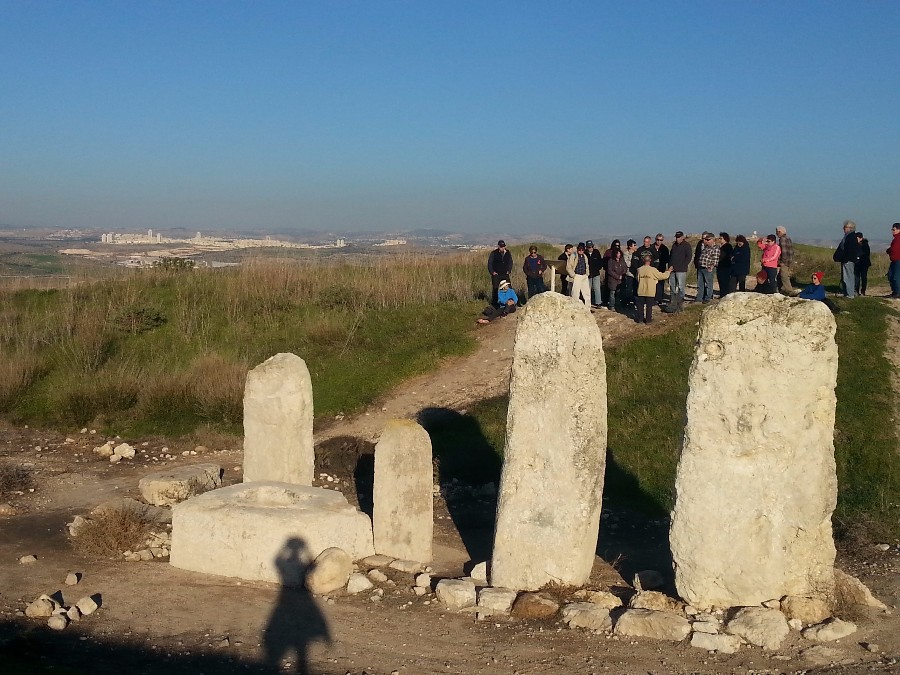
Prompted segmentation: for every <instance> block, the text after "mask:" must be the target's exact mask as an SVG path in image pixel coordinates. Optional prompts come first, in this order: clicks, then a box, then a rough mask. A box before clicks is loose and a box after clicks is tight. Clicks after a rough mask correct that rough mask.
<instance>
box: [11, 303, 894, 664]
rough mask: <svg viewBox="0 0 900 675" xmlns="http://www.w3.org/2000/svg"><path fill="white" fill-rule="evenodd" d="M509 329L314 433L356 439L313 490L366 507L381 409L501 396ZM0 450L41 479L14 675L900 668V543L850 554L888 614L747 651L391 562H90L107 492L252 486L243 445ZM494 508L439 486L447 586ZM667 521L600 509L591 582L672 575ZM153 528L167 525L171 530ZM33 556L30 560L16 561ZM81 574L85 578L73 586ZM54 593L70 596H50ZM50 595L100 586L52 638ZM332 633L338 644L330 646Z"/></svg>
mask: <svg viewBox="0 0 900 675" xmlns="http://www.w3.org/2000/svg"><path fill="white" fill-rule="evenodd" d="M595 317H596V319H597V321H598V324H599V325H600V327H601V331H602V332H603V336H604V341H605V343H606V344H612V343H615V342H617V341H622V340H627V339H629V337H630V336H632V335H635V334H636V333H637V332H638V331H640V332H646V331H654V332H664V331H666V330H668V329H670V328H671V326H672V325H673V324H674V322H680V321H688V320H692V318H691V316H690V315H684V314H683V315H679V316H667V315H663V316H661V317H660V319H659V320H658V321H656V322H655V323H654V325H653V326H649V327H648V326H637V325H635V324H634V323H633V322H631V321H630V320H628V319H627V317H624V316H622V315H618V314H614V313H608V312H606V311H598V312H596V313H595ZM897 329H898V331H900V325H898V326H897ZM514 330H515V317H511V318H508V319H505V320H503V321H500V322H496V323H495V324H493V325H490V326H486V327H483V328H479V329H478V348H477V349H476V351H475V352H474V353H473V354H471V355H470V356H468V357H464V358H459V359H454V360H452V361H448V362H447V363H444V364H442V366H441V368H440V369H439V370H438V371H436V372H435V373H432V374H431V375H428V376H422V377H420V378H416V379H414V380H412V381H410V382H407V383H405V384H404V385H402V386H401V387H399V388H398V389H397V390H396V391H395V392H393V393H392V394H391V395H389V396H388V397H386V398H385V400H383V401H381V402H379V404H378V405H375V406H372V408H370V409H369V410H367V411H365V412H363V413H362V414H360V415H358V416H356V417H354V418H352V419H335V420H331V421H329V422H327V423H326V424H323V425H320V426H321V428H319V429H318V431H317V442H319V443H322V444H324V445H323V447H325V446H327V444H328V443H329V441H333V440H334V439H356V441H355V443H350V444H349V445H347V453H346V454H347V456H346V457H340V456H335V457H332V459H333V461H331V462H330V463H329V464H328V466H327V467H322V470H320V471H319V477H318V481H317V483H318V484H321V485H324V486H328V487H331V488H333V489H340V490H341V491H343V492H344V493H345V494H347V496H348V498H350V499H351V500H355V499H357V485H356V483H355V478H354V468H355V463H356V461H355V460H356V456H357V455H358V454H359V452H362V451H365V450H366V449H368V448H371V445H370V444H371V442H372V441H373V440H374V439H376V438H377V436H378V434H379V433H380V430H381V428H382V427H383V424H384V422H385V420H386V419H388V418H391V417H410V416H414V415H415V414H417V413H418V412H419V411H420V410H422V409H423V408H434V407H438V408H446V409H449V410H456V411H461V410H464V409H465V406H466V405H468V404H470V402H472V401H477V400H480V399H482V398H485V397H488V396H494V395H498V394H501V393H503V391H504V389H505V384H506V378H507V376H508V372H509V365H510V361H511V358H512V343H513V335H514ZM898 372H900V371H898ZM107 440H112V441H114V443H113V445H114V446H115V445H118V444H119V443H121V442H125V441H127V442H128V443H130V444H131V445H132V446H133V447H134V449H135V456H134V457H133V458H128V457H124V458H123V459H121V460H118V461H116V462H115V463H111V462H110V461H109V459H108V458H106V457H101V456H100V455H98V454H97V453H94V452H93V448H94V447H96V446H100V445H102V444H103V443H104V442H105V441H107ZM192 453H195V454H192ZM339 454H340V453H338V455H339ZM4 458H7V459H8V460H12V461H14V462H16V463H17V464H18V465H19V466H22V467H24V468H26V469H28V472H29V474H30V477H31V482H30V484H28V483H25V484H23V485H21V486H19V487H21V489H18V490H14V491H12V492H10V491H5V492H4V493H3V494H2V495H0V502H3V504H5V505H6V506H3V505H0V664H3V667H2V668H0V670H2V671H3V672H10V673H13V672H65V673H81V672H84V673H106V672H110V673H112V672H115V673H119V672H123V671H131V672H136V673H156V672H161V671H163V670H165V671H168V672H171V673H175V674H177V673H191V674H192V675H194V674H196V673H216V672H226V671H229V672H230V671H237V672H251V673H268V672H278V671H279V670H280V667H276V666H275V665H273V664H271V663H266V653H267V650H266V646H267V645H269V646H271V645H272V644H274V643H277V644H280V645H282V646H286V647H293V648H295V649H296V650H298V651H299V652H301V653H304V652H305V653H306V654H307V655H308V658H309V665H308V668H306V667H304V666H303V665H302V660H298V659H297V658H294V659H293V660H292V661H291V664H290V665H289V666H287V667H286V670H288V671H290V672H310V673H323V674H328V675H331V674H337V675H344V674H346V673H353V674H354V675H357V674H361V673H369V674H370V675H374V674H379V675H380V674H382V673H384V674H385V675H386V674H388V673H394V672H396V673H409V674H413V673H439V672H440V673H509V674H510V675H514V674H519V675H526V674H529V673H548V672H549V673H570V672H579V673H659V674H662V673H824V672H828V673H832V672H834V673H862V672H885V673H887V672H900V618H898V616H897V615H896V611H895V609H894V608H895V607H896V606H897V605H898V604H900V584H898V577H897V572H898V570H900V550H898V547H897V544H896V542H845V543H844V544H843V548H842V550H841V553H840V561H839V564H840V566H841V567H842V568H843V569H844V570H845V571H847V572H850V573H852V574H855V575H857V576H859V577H860V578H861V579H862V580H863V581H864V582H865V583H866V584H867V585H868V586H869V587H870V588H871V589H872V591H873V592H874V593H875V595H876V596H878V597H879V598H880V599H881V600H883V601H884V602H885V603H886V604H887V605H888V607H889V608H890V613H884V612H880V611H878V610H868V611H865V612H863V611H860V610H855V611H854V613H853V616H849V617H846V618H849V619H852V620H853V621H854V622H855V623H856V624H857V626H858V630H857V631H856V632H855V633H853V634H852V635H850V636H848V637H845V638H842V639H840V640H838V641H836V642H830V643H827V644H825V645H820V644H817V643H814V642H811V641H809V640H807V639H805V638H803V637H801V636H800V634H799V633H797V632H796V631H792V633H791V634H790V636H789V637H788V638H787V640H786V641H785V642H784V643H783V644H782V645H781V646H780V647H779V648H778V649H776V650H772V651H767V650H763V649H761V648H759V647H752V646H744V647H743V648H741V649H740V650H739V651H738V652H737V653H735V654H730V655H729V654H723V653H711V652H707V651H706V650H703V649H698V648H695V647H691V646H690V645H689V644H688V643H687V642H686V641H685V642H680V643H672V642H665V641H656V640H649V639H645V638H624V637H621V636H615V635H612V634H610V633H608V632H602V631H601V632H596V633H595V632H591V631H587V630H581V629H571V628H567V627H565V626H564V625H563V624H562V623H561V622H560V621H558V620H556V619H550V620H516V619H507V618H497V617H495V618H488V619H486V620H480V621H479V620H477V618H476V617H475V616H474V615H473V614H471V613H454V612H451V611H448V610H447V609H446V608H445V607H444V606H443V605H441V604H440V603H439V602H437V600H436V599H435V596H434V595H433V594H431V593H427V594H425V595H421V596H420V595H417V594H416V592H415V591H414V578H413V576H412V575H411V574H409V573H404V572H399V571H396V570H391V569H387V570H384V574H385V576H386V580H384V581H380V582H377V583H376V587H377V588H376V589H373V590H372V591H367V592H364V593H360V594H357V595H353V596H350V595H346V594H344V593H337V594H334V595H332V596H331V597H329V598H312V597H310V596H308V595H305V594H296V593H290V592H281V589H279V588H278V587H276V586H274V585H271V584H265V583H256V582H247V581H238V580H234V579H226V578H218V577H209V576H204V575H201V574H196V573H191V572H185V571H182V570H178V569H175V568H173V567H171V566H169V565H168V564H166V563H165V561H164V560H165V559H164V558H151V559H148V560H140V556H138V560H137V561H134V562H128V561H126V559H125V557H124V556H123V557H118V558H116V559H95V558H88V557H83V556H80V555H78V554H76V553H75V552H74V551H73V549H72V546H71V540H70V536H69V531H68V528H67V523H71V522H72V521H73V519H74V518H75V516H77V515H86V514H89V512H90V511H92V510H93V509H94V508H95V507H97V506H98V505H99V504H102V503H104V502H109V501H115V500H121V499H122V498H125V497H131V498H135V499H139V498H140V493H139V491H138V487H137V485H138V481H139V479H140V478H141V477H142V476H144V475H146V474H147V473H149V472H151V471H153V470H156V469H157V468H158V467H161V466H164V467H165V468H171V467H174V466H183V465H189V464H194V463H198V462H201V461H202V462H215V463H217V464H219V465H220V466H221V467H222V468H223V470H224V482H225V483H226V484H229V483H234V482H238V481H240V480H241V453H240V448H239V443H237V442H236V441H235V440H234V439H228V438H217V437H212V436H211V437H209V438H203V439H188V440H183V441H170V440H167V439H157V438H128V439H108V438H106V437H100V436H99V435H98V434H92V433H91V430H90V429H86V430H84V431H83V432H82V431H79V430H76V431H73V432H70V433H69V434H68V436H66V435H63V434H59V433H55V432H44V431H40V430H35V429H27V428H24V429H23V428H9V427H7V428H0V460H2V459H4ZM494 507H495V503H494V495H493V493H492V491H491V489H490V488H485V487H483V486H479V487H469V486H461V485H445V486H442V489H441V491H440V494H436V496H435V516H436V546H435V558H436V560H435V561H434V563H433V566H432V567H433V569H432V571H431V574H432V576H433V577H434V578H435V579H438V578H440V577H442V576H459V575H461V574H463V572H464V571H466V572H467V571H468V570H469V567H470V565H471V563H472V562H478V561H480V560H483V559H485V558H486V557H487V555H488V554H489V546H490V540H491V531H492V526H493V511H494ZM667 526H668V524H667V522H666V521H665V520H657V521H648V520H647V519H646V518H645V517H643V516H640V515H639V514H634V513H631V512H628V511H626V510H621V509H617V508H616V507H615V505H606V506H605V508H604V512H603V521H602V524H601V534H600V545H599V547H598V557H597V560H596V564H595V569H594V575H593V577H592V586H594V587H595V588H607V589H613V590H615V592H617V593H618V594H620V595H625V596H627V595H628V594H629V593H631V592H633V591H632V590H631V589H630V584H629V583H628V582H629V581H630V580H631V579H632V576H633V574H634V573H635V572H636V571H638V570H643V569H658V570H660V571H663V572H665V570H666V562H665V561H666V556H667V550H666V532H667ZM158 529H159V530H160V531H161V532H165V525H161V526H160V527H159V528H158ZM878 544H886V545H885V546H881V547H879V546H877V545H878ZM157 548H160V547H157ZM885 549H886V550H885ZM23 556H34V557H35V560H34V561H31V562H28V560H30V559H27V558H26V561H25V562H20V559H21V558H22V557H23ZM132 557H134V556H132ZM72 572H75V573H78V574H80V575H81V576H80V578H78V581H77V583H76V584H73V585H67V584H66V580H67V576H68V575H69V574H70V573H72ZM68 580H69V581H72V580H73V579H72V578H71V577H70V578H69V579H68ZM376 590H377V592H375V591H376ZM669 590H670V591H671V589H669ZM57 592H60V593H61V596H62V597H61V598H60V597H59V595H55V596H54V594H56V593H57ZM41 594H47V595H50V596H54V597H56V598H57V599H60V600H61V601H62V602H63V603H64V604H65V605H66V606H70V605H73V604H75V603H77V602H78V601H79V600H81V599H82V598H86V597H94V598H96V599H97V600H99V604H100V608H99V609H98V610H97V611H95V612H93V613H91V614H89V615H86V616H84V617H82V618H81V619H80V620H78V621H76V622H72V623H70V624H69V626H68V627H67V628H66V629H65V630H63V631H53V630H51V629H49V628H48V627H47V620H46V619H35V618H29V617H26V616H24V610H25V608H26V607H27V606H28V605H29V603H31V602H32V601H33V600H34V599H35V598H37V597H38V596H39V595H41ZM98 596H99V597H98ZM326 635H327V636H328V638H329V641H325V640H323V639H322V638H323V637H324V636H326Z"/></svg>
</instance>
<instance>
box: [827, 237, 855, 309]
mask: <svg viewBox="0 0 900 675" xmlns="http://www.w3.org/2000/svg"><path fill="white" fill-rule="evenodd" d="M857 257H859V246H858V245H857V242H856V223H854V222H853V221H852V220H845V221H844V237H843V239H841V243H840V244H838V247H837V250H836V251H835V252H834V255H833V256H832V260H834V262H836V263H840V264H841V292H842V293H843V294H844V297H845V298H855V297H856V269H855V268H856V259H857Z"/></svg>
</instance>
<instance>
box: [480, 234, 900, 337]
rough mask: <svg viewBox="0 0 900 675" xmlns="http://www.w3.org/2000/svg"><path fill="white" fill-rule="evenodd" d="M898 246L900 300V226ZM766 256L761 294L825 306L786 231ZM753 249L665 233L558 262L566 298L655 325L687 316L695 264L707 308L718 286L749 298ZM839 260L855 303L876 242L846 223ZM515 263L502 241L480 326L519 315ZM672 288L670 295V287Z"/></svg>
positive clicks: (893, 277)
mask: <svg viewBox="0 0 900 675" xmlns="http://www.w3.org/2000/svg"><path fill="white" fill-rule="evenodd" d="M891 232H892V235H893V239H892V241H891V245H890V247H889V248H888V249H887V254H888V256H889V257H890V261H891V264H890V269H889V272H888V280H889V281H890V284H891V297H893V298H900V223H894V225H893V226H892V228H891ZM757 246H758V248H759V249H760V251H761V257H762V261H761V262H762V264H761V270H760V271H759V273H758V274H757V285H756V290H757V291H758V292H761V293H777V292H780V293H783V294H785V295H793V296H798V297H801V298H805V299H811V300H824V299H825V287H824V286H823V285H822V279H823V276H824V274H823V273H822V272H816V273H814V274H813V275H812V277H811V279H810V284H809V285H807V286H806V288H805V289H804V290H803V291H799V292H798V291H796V290H795V289H794V287H793V285H792V283H791V276H792V274H793V266H794V262H795V259H794V244H793V241H792V240H791V238H790V237H789V236H788V233H787V229H786V228H785V227H783V226H779V227H777V228H775V233H774V234H769V235H767V236H766V237H762V238H760V239H758V240H757ZM751 257H752V256H751V250H750V243H749V242H748V240H747V238H746V237H745V236H744V235H743V234H739V235H737V236H736V237H734V243H733V244H732V238H731V236H730V235H729V234H728V233H727V232H720V233H719V234H718V236H716V235H715V234H714V233H712V232H703V234H702V235H701V237H700V240H699V241H698V242H697V243H696V245H695V246H693V247H692V246H691V244H690V243H689V242H688V241H687V239H686V238H685V235H684V232H681V231H677V232H675V235H674V237H673V240H672V242H671V248H670V247H669V246H667V245H666V238H665V236H664V235H663V234H662V233H659V234H657V235H656V237H655V238H654V237H650V236H649V235H648V236H646V237H644V238H643V242H642V244H641V245H640V246H638V244H637V242H636V241H635V240H634V239H628V240H627V241H626V242H625V246H624V247H622V244H621V241H620V240H619V239H613V240H612V242H611V243H610V245H609V247H608V248H607V249H606V250H605V251H603V252H601V251H600V250H599V249H598V248H597V247H595V246H594V242H593V241H591V240H587V241H585V242H581V243H578V244H577V245H573V244H566V245H565V247H564V249H563V252H562V253H561V254H560V255H559V258H558V260H559V261H561V262H563V263H564V264H565V265H564V267H565V272H564V273H562V272H561V277H562V288H561V292H562V293H563V294H566V295H569V296H571V297H573V298H575V299H576V300H580V301H581V302H583V303H584V305H585V306H586V307H587V308H589V309H592V310H593V309H607V310H614V309H615V308H616V305H617V304H618V305H622V306H632V305H633V306H634V308H635V321H637V322H638V323H651V322H652V321H653V307H655V306H657V305H659V306H661V307H662V310H663V311H664V312H670V313H671V312H678V311H681V309H682V307H683V304H684V301H685V289H686V283H687V274H688V271H689V269H690V267H691V265H692V264H693V266H694V268H695V269H696V271H697V296H696V299H697V300H698V301H699V302H701V303H704V304H706V303H709V302H710V301H712V299H713V297H714V284H715V283H718V287H719V297H725V296H727V295H728V294H730V293H734V292H736V291H746V280H747V277H748V276H749V275H750V268H751ZM834 260H835V261H836V262H839V263H840V264H841V289H842V292H843V294H844V295H845V296H846V297H848V298H853V297H855V296H856V295H865V294H866V289H867V286H868V270H869V267H870V266H871V264H872V263H871V251H870V249H869V242H868V240H867V239H866V238H865V237H864V236H863V234H862V233H861V232H857V231H856V224H855V223H854V222H853V221H850V220H848V221H845V222H844V236H843V238H842V239H841V243H840V245H839V246H838V248H837V250H836V251H835V253H834ZM549 267H550V266H549V265H548V264H547V262H546V260H545V259H544V257H543V256H542V255H541V254H540V253H539V252H538V249H537V247H536V246H531V247H530V248H529V251H528V256H527V257H526V258H525V260H524V261H523V264H522V271H523V273H524V274H525V279H526V281H527V285H528V297H533V296H535V295H537V294H539V293H543V292H544V291H546V290H547V288H546V284H545V282H544V275H545V273H546V272H547V270H548V269H549ZM512 271H513V258H512V254H510V252H509V250H508V249H507V247H506V242H504V241H503V240H500V241H498V242H497V248H496V249H494V250H493V251H491V253H490V255H489V256H488V272H489V273H490V275H491V282H492V296H491V304H490V305H489V306H488V307H487V308H486V309H485V311H484V312H483V316H482V318H480V319H479V320H478V321H479V323H488V322H490V321H492V320H494V319H496V318H500V317H503V316H506V315H507V314H511V313H512V312H515V311H516V307H517V305H518V302H519V298H518V296H517V295H516V293H515V291H514V290H513V288H512V286H511V275H512ZM667 281H668V287H669V294H668V297H666V294H665V287H666V282H667Z"/></svg>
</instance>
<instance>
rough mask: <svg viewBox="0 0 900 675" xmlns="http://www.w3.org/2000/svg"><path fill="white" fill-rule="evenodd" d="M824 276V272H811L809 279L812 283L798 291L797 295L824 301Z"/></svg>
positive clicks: (805, 298) (806, 298)
mask: <svg viewBox="0 0 900 675" xmlns="http://www.w3.org/2000/svg"><path fill="white" fill-rule="evenodd" d="M824 276H825V273H824V272H813V275H812V279H811V281H812V283H811V284H810V285H809V286H807V287H806V288H804V289H803V290H802V291H800V294H799V295H798V296H797V297H798V298H803V299H804V300H819V301H821V302H825V287H824V286H823V285H822V277H824Z"/></svg>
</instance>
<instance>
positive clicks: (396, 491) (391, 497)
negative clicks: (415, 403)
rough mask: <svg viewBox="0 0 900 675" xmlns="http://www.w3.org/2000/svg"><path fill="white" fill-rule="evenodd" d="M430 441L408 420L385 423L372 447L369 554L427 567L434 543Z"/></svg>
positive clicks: (423, 430) (420, 429) (424, 433)
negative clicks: (371, 538) (372, 537)
mask: <svg viewBox="0 0 900 675" xmlns="http://www.w3.org/2000/svg"><path fill="white" fill-rule="evenodd" d="M432 485H433V470H432V464H431V438H430V437H429V436H428V432H427V431H425V429H423V428H422V427H421V426H419V425H418V424H416V423H415V422H413V421H412V420H390V421H389V422H388V423H387V425H386V426H385V428H384V432H383V433H382V434H381V439H380V440H379V441H378V444H377V445H376V446H375V481H374V487H373V495H372V499H373V503H374V509H373V514H372V515H373V517H372V529H373V533H374V535H375V552H376V553H380V554H382V555H389V556H393V557H395V558H402V559H404V560H415V561H417V562H430V561H431V557H432V553H431V543H432V539H433V537H434V501H433V496H432Z"/></svg>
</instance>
